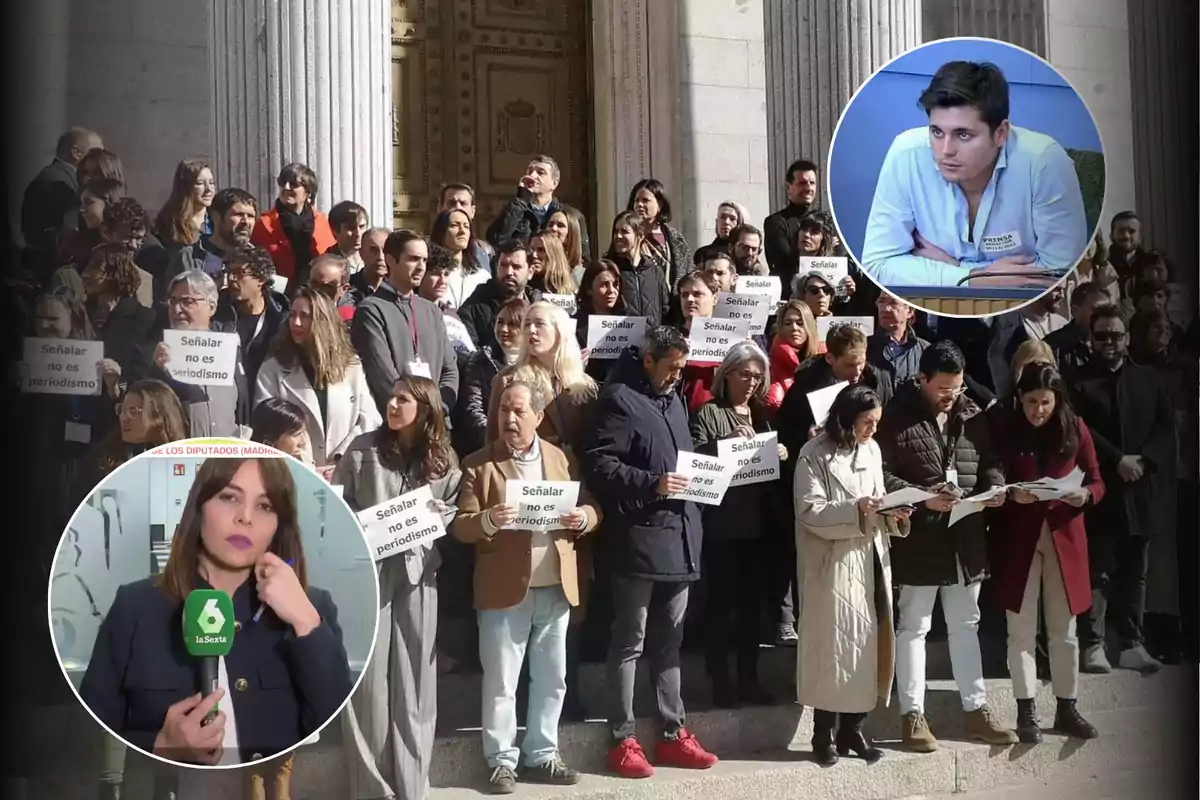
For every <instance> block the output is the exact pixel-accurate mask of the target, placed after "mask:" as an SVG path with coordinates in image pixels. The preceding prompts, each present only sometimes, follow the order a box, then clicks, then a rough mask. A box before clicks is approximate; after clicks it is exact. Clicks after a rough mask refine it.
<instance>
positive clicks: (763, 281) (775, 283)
mask: <svg viewBox="0 0 1200 800" xmlns="http://www.w3.org/2000/svg"><path fill="white" fill-rule="evenodd" d="M733 290H734V291H735V292H737V293H738V294H743V295H766V296H767V297H770V298H771V304H772V307H774V306H776V305H779V302H780V301H781V300H782V299H783V283H782V282H781V281H780V280H779V276H778V275H739V276H738V279H737V283H735V284H734V285H733Z"/></svg>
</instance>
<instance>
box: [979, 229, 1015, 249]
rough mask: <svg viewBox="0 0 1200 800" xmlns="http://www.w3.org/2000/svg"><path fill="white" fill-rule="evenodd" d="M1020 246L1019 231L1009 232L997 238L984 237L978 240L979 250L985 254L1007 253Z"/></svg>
mask: <svg viewBox="0 0 1200 800" xmlns="http://www.w3.org/2000/svg"><path fill="white" fill-rule="evenodd" d="M1020 246H1021V234H1020V232H1019V231H1009V232H1008V233H1001V234H999V235H997V236H984V237H983V238H982V239H980V240H979V249H980V250H982V251H983V252H985V253H1007V252H1008V251H1009V250H1016V249H1017V248H1018V247H1020Z"/></svg>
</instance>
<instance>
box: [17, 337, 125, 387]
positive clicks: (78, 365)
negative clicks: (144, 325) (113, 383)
mask: <svg viewBox="0 0 1200 800" xmlns="http://www.w3.org/2000/svg"><path fill="white" fill-rule="evenodd" d="M23 347H24V359H23V362H22V363H23V365H24V366H23V367H22V370H21V373H22V374H21V391H22V392H25V393H27V394H74V395H97V394H100V387H101V380H100V362H101V361H103V360H104V342H88V341H84V340H81V339H40V338H34V337H30V338H28V339H26V340H25V343H24V345H23Z"/></svg>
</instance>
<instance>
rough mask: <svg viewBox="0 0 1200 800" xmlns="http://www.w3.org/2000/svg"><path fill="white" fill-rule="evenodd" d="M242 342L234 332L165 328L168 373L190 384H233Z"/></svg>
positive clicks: (164, 340) (164, 339)
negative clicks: (168, 352)
mask: <svg viewBox="0 0 1200 800" xmlns="http://www.w3.org/2000/svg"><path fill="white" fill-rule="evenodd" d="M241 341H242V340H241V338H239V337H238V335H237V334H236V333H212V332H210V331H177V330H165V331H163V344H165V345H166V346H167V347H168V348H169V349H170V351H171V360H170V361H168V362H167V372H168V373H169V374H170V376H171V377H172V378H173V379H175V380H177V381H179V382H180V383H187V384H191V385H193V386H233V384H234V368H235V367H236V366H237V351H238V346H239V345H240V344H241Z"/></svg>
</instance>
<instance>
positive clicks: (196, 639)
mask: <svg viewBox="0 0 1200 800" xmlns="http://www.w3.org/2000/svg"><path fill="white" fill-rule="evenodd" d="M233 631H234V627H233V600H231V599H230V597H229V595H227V594H225V593H224V592H222V591H218V590H217V589H196V590H195V591H193V592H191V593H190V594H189V595H188V596H187V600H186V601H185V602H184V604H183V644H184V646H185V647H186V648H187V651H188V655H191V656H193V657H195V658H199V659H200V696H201V697H208V696H209V695H210V694H212V693H213V692H215V691H216V690H217V682H218V680H219V678H218V675H219V674H220V668H221V656H226V655H229V651H230V650H232V649H233ZM216 716H217V709H216V708H213V710H212V711H210V712H209V713H208V716H206V717H205V718H204V722H203V724H204V725H207V724H208V723H210V722H212V721H213V719H215V718H216Z"/></svg>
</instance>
